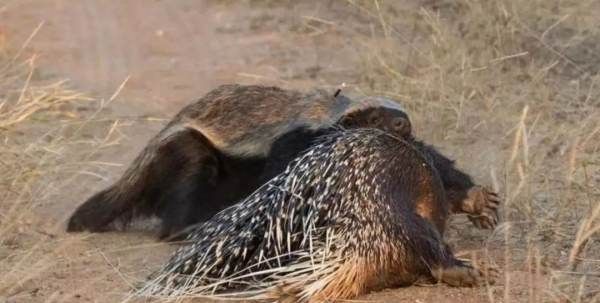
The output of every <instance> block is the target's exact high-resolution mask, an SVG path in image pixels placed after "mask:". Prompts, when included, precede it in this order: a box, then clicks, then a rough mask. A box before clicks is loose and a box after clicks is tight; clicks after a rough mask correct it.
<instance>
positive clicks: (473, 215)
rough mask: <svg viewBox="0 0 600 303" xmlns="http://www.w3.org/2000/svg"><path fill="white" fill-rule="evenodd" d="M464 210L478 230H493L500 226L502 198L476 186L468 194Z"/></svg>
mask: <svg viewBox="0 0 600 303" xmlns="http://www.w3.org/2000/svg"><path fill="white" fill-rule="evenodd" d="M467 195H468V197H467V199H466V200H465V201H464V202H463V205H462V210H463V212H465V213H466V214H467V217H468V218H469V220H470V221H471V222H473V224H474V225H475V226H476V227H477V228H485V229H492V228H494V227H495V226H496V224H498V221H499V216H498V207H499V206H500V197H499V196H498V194H497V193H495V192H493V191H490V190H488V189H487V188H485V187H483V186H475V187H473V188H471V189H470V190H469V192H468V193H467Z"/></svg>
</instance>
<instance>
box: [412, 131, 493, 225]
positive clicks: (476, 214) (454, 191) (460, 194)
mask: <svg viewBox="0 0 600 303" xmlns="http://www.w3.org/2000/svg"><path fill="white" fill-rule="evenodd" d="M416 146H418V147H419V148H421V149H423V150H425V151H426V153H427V154H428V155H429V156H430V157H431V161H432V162H433V164H434V166H435V168H436V169H437V170H438V172H439V174H440V177H441V179H442V182H443V183H444V189H445V191H446V200H447V201H448V203H449V204H450V210H451V211H452V212H453V213H464V214H467V216H468V218H469V220H470V221H471V222H473V224H474V225H475V226H476V227H478V228H486V229H491V228H494V227H495V226H496V224H498V221H499V216H498V207H499V206H500V197H499V196H498V194H496V193H495V192H493V191H491V190H489V189H487V188H485V187H483V186H481V185H477V184H475V183H474V182H473V180H472V179H471V177H470V176H469V175H468V174H466V173H464V172H462V171H460V170H459V169H457V168H456V167H455V166H454V161H452V160H450V159H448V158H447V157H445V156H443V155H442V154H440V153H439V152H438V151H437V150H436V149H435V148H434V147H433V146H431V145H425V144H423V143H420V142H417V144H416Z"/></svg>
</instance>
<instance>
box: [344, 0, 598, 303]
mask: <svg viewBox="0 0 600 303" xmlns="http://www.w3.org/2000/svg"><path fill="white" fill-rule="evenodd" d="M349 3H350V4H351V5H352V6H354V7H355V8H356V9H358V10H360V11H361V12H362V14H364V15H367V16H369V17H370V20H371V22H372V23H371V24H372V28H371V33H370V34H369V35H368V36H367V35H362V36H359V37H358V38H355V41H357V42H359V43H361V44H362V45H363V47H364V52H362V53H363V66H362V69H361V73H360V75H362V79H361V82H360V84H359V85H358V86H359V87H360V88H361V89H362V90H364V91H365V92H367V93H377V94H384V95H388V96H391V97H395V98H397V99H399V100H402V102H403V103H404V104H405V105H406V106H407V107H408V108H409V109H410V110H411V115H412V117H413V119H414V120H415V122H416V124H417V128H418V131H419V133H420V134H421V136H424V137H426V138H428V139H429V140H431V141H433V142H436V143H438V144H440V145H442V146H443V147H446V146H447V147H448V150H449V151H452V152H454V151H457V150H459V149H462V151H459V152H454V154H455V155H456V156H457V158H458V159H459V164H461V165H462V166H466V169H467V170H468V171H470V172H475V174H476V175H477V177H478V179H480V180H484V181H485V180H487V182H488V183H490V184H493V185H494V187H496V188H498V189H499V190H500V191H501V193H502V194H503V196H504V197H505V199H506V204H505V211H504V212H505V213H504V217H505V223H504V224H502V225H501V226H499V227H498V228H497V229H496V231H495V234H494V235H493V236H492V237H491V238H490V239H488V240H487V241H488V242H487V243H488V244H489V246H490V250H491V251H490V252H489V254H491V255H492V256H493V258H494V259H496V260H502V263H504V269H505V278H504V281H503V282H504V283H503V284H504V286H503V288H504V289H501V290H500V289H495V291H494V292H492V293H491V294H490V299H494V300H497V299H503V300H505V301H508V300H510V299H511V297H512V296H513V295H514V293H513V290H512V289H511V287H512V286H514V279H513V278H514V277H513V274H514V273H515V272H520V271H522V269H523V268H527V270H526V271H527V272H528V275H529V278H528V279H529V282H530V283H531V285H530V286H531V288H530V289H529V293H528V294H527V296H528V297H529V299H528V300H530V301H532V302H537V301H539V300H541V299H542V298H545V299H552V300H554V299H560V300H567V301H573V302H579V301H580V300H591V301H594V300H595V301H599V300H600V286H599V285H600V244H599V239H600V238H599V230H600V153H599V150H600V124H599V123H598V121H600V102H599V101H598V100H599V97H600V89H599V87H598V83H597V82H598V80H600V75H599V72H600V56H599V55H598V54H599V53H600V46H599V45H597V43H595V42H594V41H598V38H599V37H600V28H598V27H597V24H598V21H599V19H598V17H597V14H596V13H595V12H597V11H598V10H599V9H600V3H599V2H597V1H575V0H573V1H401V2H395V3H394V2H384V1H365V2H362V1H349ZM450 146H451V147H450ZM473 237H475V239H477V237H478V235H475V234H474V235H473ZM455 241H459V243H460V241H462V240H455ZM502 251H503V252H502ZM500 252H501V253H500ZM524 266H525V267H524Z"/></svg>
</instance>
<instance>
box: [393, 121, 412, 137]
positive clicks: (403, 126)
mask: <svg viewBox="0 0 600 303" xmlns="http://www.w3.org/2000/svg"><path fill="white" fill-rule="evenodd" d="M392 128H393V129H394V131H396V132H398V133H400V134H402V135H407V134H410V131H411V130H410V122H409V121H408V120H407V119H405V118H395V119H394V120H392Z"/></svg>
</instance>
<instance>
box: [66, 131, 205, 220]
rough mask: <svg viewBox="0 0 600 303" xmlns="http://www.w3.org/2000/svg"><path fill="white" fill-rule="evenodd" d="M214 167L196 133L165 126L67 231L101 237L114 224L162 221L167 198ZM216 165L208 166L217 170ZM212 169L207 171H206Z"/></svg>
mask: <svg viewBox="0 0 600 303" xmlns="http://www.w3.org/2000/svg"><path fill="white" fill-rule="evenodd" d="M207 161H216V160H215V157H214V152H213V150H212V149H211V148H210V147H209V145H207V142H206V139H205V138H204V136H202V134H201V133H200V132H198V131H197V130H194V129H189V128H184V127H180V126H177V125H169V126H167V127H166V128H165V129H164V130H163V131H161V133H160V134H159V135H157V136H156V137H155V138H153V139H152V140H151V141H150V142H149V144H148V145H147V146H146V147H145V148H144V150H143V151H142V152H141V153H140V154H139V155H138V156H137V158H136V159H135V160H134V161H133V163H132V164H131V165H130V167H129V168H128V169H127V170H126V171H125V173H124V174H123V176H122V177H121V178H120V179H119V180H118V181H117V182H115V183H114V184H113V185H111V186H109V187H108V188H106V189H104V190H102V191H100V192H98V193H96V194H95V195H93V196H92V197H91V198H89V199H88V200H87V201H86V202H85V203H83V204H82V205H80V206H79V207H78V208H77V210H76V211H75V212H74V213H73V215H71V218H70V219H69V222H68V225H67V231H70V232H75V231H85V230H87V231H92V232H101V231H106V230H108V229H109V226H110V225H111V223H113V222H119V223H122V224H127V223H129V222H130V221H131V220H132V219H134V218H136V217H141V216H151V215H160V212H161V210H162V209H164V207H165V205H163V204H165V203H167V202H169V200H170V199H166V197H165V195H168V194H173V188H174V187H179V188H181V184H183V183H186V181H188V180H190V179H194V178H196V177H197V176H198V175H199V174H203V175H207V176H204V177H210V176H208V175H212V174H214V173H215V172H216V170H210V169H209V170H206V169H202V168H204V167H201V166H203V165H204V164H206V162H207ZM214 163H215V165H214V166H212V167H214V168H216V162H214ZM209 167H210V166H209Z"/></svg>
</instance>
